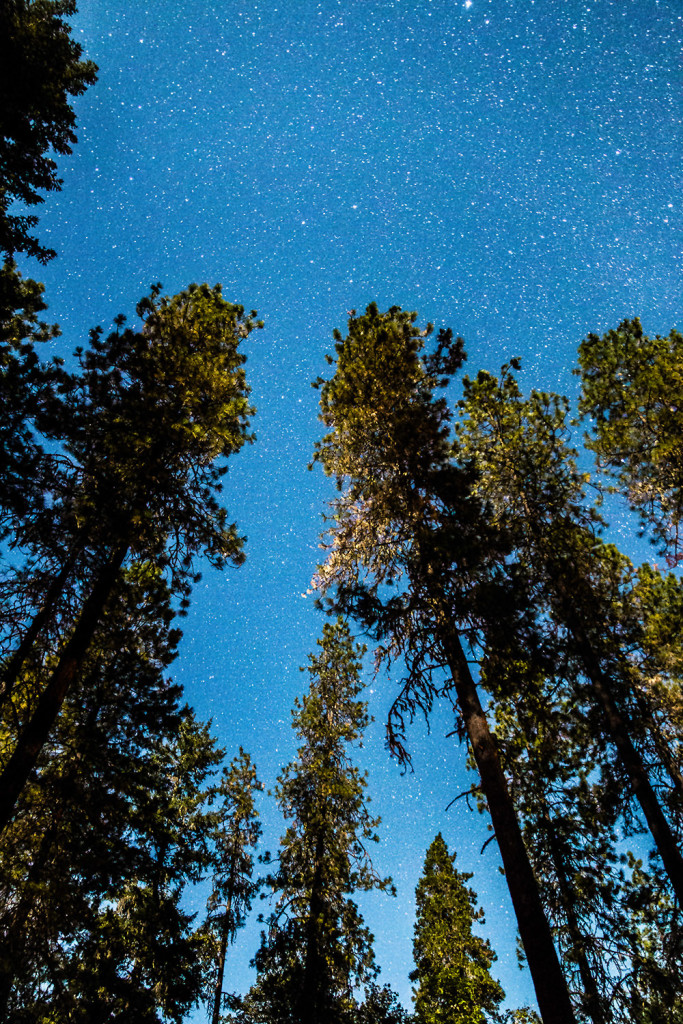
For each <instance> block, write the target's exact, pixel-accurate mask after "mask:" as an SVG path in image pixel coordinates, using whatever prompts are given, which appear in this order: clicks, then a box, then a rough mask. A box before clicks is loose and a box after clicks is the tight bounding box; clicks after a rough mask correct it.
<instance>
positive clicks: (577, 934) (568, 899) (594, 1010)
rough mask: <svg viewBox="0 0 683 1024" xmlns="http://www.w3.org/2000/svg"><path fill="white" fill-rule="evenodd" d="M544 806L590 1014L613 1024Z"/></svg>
mask: <svg viewBox="0 0 683 1024" xmlns="http://www.w3.org/2000/svg"><path fill="white" fill-rule="evenodd" d="M541 805H542V808H543V811H542V818H543V825H544V828H545V831H546V835H547V836H548V843H549V846H550V857H551V860H552V862H553V868H554V870H555V877H556V879H557V884H558V888H559V890H560V898H561V900H562V907H563V909H564V914H565V918H566V920H567V930H568V932H569V936H570V938H571V942H572V955H573V959H574V960H575V962H576V965H577V966H578V968H579V975H580V977H581V984H582V985H583V991H584V994H585V997H586V999H585V1008H586V1013H587V1014H588V1016H589V1017H590V1019H591V1020H592V1021H593V1024H609V1021H611V1019H612V1015H611V1014H609V1013H608V1012H606V1010H605V1006H604V1002H603V999H602V997H601V995H600V992H599V990H598V986H597V982H596V980H595V978H594V977H593V972H592V971H591V969H590V964H589V963H588V958H587V957H586V953H585V949H584V941H585V940H584V935H583V933H582V931H581V927H580V925H579V921H578V918H577V915H576V911H575V909H574V893H573V892H572V887H571V884H570V882H569V879H568V878H567V869H566V863H565V858H564V851H563V850H562V845H561V843H560V840H559V839H558V836H557V832H556V830H555V826H554V823H553V821H552V819H551V817H550V811H549V809H548V805H547V803H546V801H545V797H542V798H541Z"/></svg>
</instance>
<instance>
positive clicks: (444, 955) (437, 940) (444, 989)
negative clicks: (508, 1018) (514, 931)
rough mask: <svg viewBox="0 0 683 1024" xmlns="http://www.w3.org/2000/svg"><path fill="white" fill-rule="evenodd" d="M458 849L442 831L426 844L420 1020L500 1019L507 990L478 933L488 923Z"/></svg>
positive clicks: (479, 1022)
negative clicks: (458, 858) (497, 978)
mask: <svg viewBox="0 0 683 1024" xmlns="http://www.w3.org/2000/svg"><path fill="white" fill-rule="evenodd" d="M455 858H456V855H455V854H454V853H453V854H450V853H449V852H448V847H447V846H446V843H445V842H444V840H443V836H442V835H441V833H440V832H439V833H438V835H437V836H436V838H435V839H434V841H433V842H432V844H431V846H430V847H429V849H428V850H427V856H426V858H425V864H424V870H423V872H422V876H421V878H420V881H419V882H418V885H417V889H416V890H415V896H416V900H417V918H416V922H415V937H414V939H413V956H414V959H415V970H414V971H413V972H412V973H411V975H410V980H411V981H414V982H417V988H416V989H415V995H414V996H413V999H414V1002H415V1021H416V1024H484V1022H485V1021H493V1020H496V1016H497V1011H498V1007H499V1005H500V1003H501V1002H502V1000H503V999H504V998H505V993H504V992H503V990H502V988H501V987H500V985H499V984H498V982H497V981H495V980H494V978H493V977H492V976H491V973H490V972H491V966H492V964H493V962H494V960H495V959H496V955H495V953H494V952H493V950H492V949H491V946H490V944H489V942H488V941H487V940H486V939H482V938H480V937H479V936H478V935H475V934H473V931H472V927H473V925H474V924H475V923H483V921H484V913H483V911H482V910H481V909H478V908H477V895H476V893H475V892H473V891H472V889H469V888H468V887H467V882H468V881H469V880H470V878H471V877H472V875H471V874H468V873H466V872H462V871H457V870H456V868H455Z"/></svg>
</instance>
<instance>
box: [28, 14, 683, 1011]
mask: <svg viewBox="0 0 683 1024" xmlns="http://www.w3.org/2000/svg"><path fill="white" fill-rule="evenodd" d="M80 6H81V10H80V12H79V14H78V16H77V17H76V18H75V19H74V23H73V24H74V34H75V36H76V38H77V39H79V40H80V41H82V43H83V45H84V48H85V52H86V54H87V56H89V57H91V58H92V59H94V60H95V61H96V62H97V63H98V64H99V66H100V73H99V81H98V83H97V84H96V85H95V86H94V87H93V88H91V89H90V90H89V92H88V93H87V94H86V95H85V96H84V97H82V98H80V99H79V100H78V101H77V102H76V109H77V112H78V119H79V129H78V135H79V143H78V146H77V147H76V149H75V150H74V154H73V156H71V157H70V158H63V159H61V160H60V170H61V172H62V174H63V177H64V188H63V191H62V193H61V194H59V195H53V196H50V197H49V198H48V201H47V202H46V204H45V206H44V207H43V208H42V209H41V210H40V211H38V212H40V214H41V225H40V229H39V235H40V238H41V241H42V242H43V244H45V245H48V246H53V247H54V248H56V249H57V250H58V252H59V257H58V259H57V260H55V261H54V262H53V263H51V264H49V265H48V266H47V267H46V268H39V267H36V266H35V265H30V264H25V265H24V266H23V267H22V269H24V270H25V271H26V272H28V273H31V274H32V275H33V276H36V277H39V278H40V279H41V280H44V281H45V283H46V287H47V299H48V301H49V304H50V316H51V319H53V320H57V321H58V322H59V323H60V324H61V325H62V328H63V332H64V334H63V337H62V338H61V339H60V342H59V346H60V350H61V351H63V352H67V351H71V350H72V349H73V348H74V347H75V346H76V345H77V344H80V343H81V342H83V341H84V339H85V338H86V335H87V330H88V329H89V328H90V327H91V326H93V325H95V324H102V325H103V326H104V327H105V329H106V328H108V327H109V326H110V324H111V321H112V318H113V317H114V316H115V314H117V313H119V312H125V313H127V314H129V315H130V316H131V317H133V316H134V312H133V311H134V306H135V303H136V301H137V300H138V299H139V298H140V297H141V296H142V295H143V294H145V292H146V291H147V290H148V288H149V285H150V284H151V283H152V282H154V281H157V280H160V281H162V282H163V284H164V288H165V291H167V292H168V293H169V294H172V293H173V292H176V291H179V290H180V289H182V288H183V287H185V286H186V285H187V284H188V283H189V282H191V281H197V282H202V281H207V282H208V283H209V284H214V283H215V282H217V281H220V282H221V283H222V285H223V291H224V295H225V297H226V298H227V299H229V300H231V301H236V302H240V303H242V304H243V305H245V306H246V308H247V309H251V308H257V309H258V312H259V315H260V316H261V317H262V318H263V319H264V320H265V322H266V329H265V330H263V331H260V332H255V333H254V334H252V336H251V337H250V338H249V340H248V342H247V344H246V346H245V350H246V351H247V353H248V363H247V373H248V378H249V380H250V383H251V386H252V388H253V399H254V402H255V404H256V406H257V408H258V414H257V417H256V418H255V421H254V428H255V430H256V433H257V436H258V440H257V442H256V443H255V444H254V445H253V446H252V447H250V448H249V449H248V450H245V451H243V452H242V453H241V454H239V455H238V456H237V457H236V458H235V459H234V460H233V462H232V465H231V467H230V472H229V474H228V477H227V478H226V479H227V483H226V502H227V504H228V506H229V509H230V514H231V516H232V517H234V518H235V519H237V521H238V523H239V525H240V527H241V529H242V531H243V532H244V533H245V534H246V536H247V537H248V543H247V548H246V551H247V563H246V565H244V566H243V567H241V568H239V569H231V570H228V571H227V572H226V573H224V574H223V575H218V574H216V573H212V572H207V573H206V575H205V577H204V579H203V581H202V582H201V583H200V584H199V586H198V588H197V590H196V592H195V595H194V600H193V605H192V609H191V612H190V615H189V617H188V618H187V620H186V621H185V638H184V641H183V644H182V646H181V656H180V658H179V659H178V661H177V662H176V664H175V665H174V667H173V674H174V677H175V678H176V679H178V680H180V681H182V682H183V683H184V685H185V687H186V693H187V698H188V700H189V701H190V702H191V703H192V704H193V705H194V706H195V707H196V709H197V713H198V714H199V716H200V717H205V718H207V717H212V718H213V722H214V729H215V731H216V733H217V735H218V736H219V739H220V742H221V744H222V745H223V746H225V748H226V750H227V753H228V756H229V757H232V756H233V754H234V753H236V750H237V747H238V745H239V744H242V745H243V746H244V747H245V748H246V749H247V750H248V751H249V752H250V753H251V755H252V757H253V758H254V760H255V761H256V764H257V766H258V769H259V774H260V776H261V778H262V779H263V780H264V782H265V783H266V786H272V785H273V784H274V781H275V777H276V775H277V773H278V771H279V770H280V768H281V767H282V766H283V765H284V764H285V763H286V761H287V760H289V759H290V758H291V756H292V754H293V751H294V737H293V732H292V729H291V726H290V709H291V706H292V702H293V699H294V696H295V695H296V694H298V693H300V692H301V689H302V687H303V686H304V685H305V677H303V676H302V675H300V673H299V671H298V668H299V666H300V665H302V664H304V663H305V661H306V655H307V653H308V652H309V651H310V650H311V649H312V648H313V647H314V646H315V640H316V638H317V637H318V635H319V634H320V631H321V629H322V619H321V615H320V613H318V612H316V610H315V608H314V607H313V604H312V601H311V599H310V598H306V597H305V592H306V590H307V587H308V583H309V580H310V577H311V575H312V573H313V571H314V568H315V565H316V562H317V560H318V559H319V558H320V550H319V548H318V535H319V533H320V530H321V528H322V520H321V513H322V512H323V511H324V508H325V503H326V501H328V500H329V498H330V497H331V495H332V485H331V484H330V482H329V481H326V480H325V479H324V478H323V477H322V473H321V472H320V471H319V470H318V471H317V472H316V471H314V472H312V473H311V472H308V470H307V468H306V466H307V463H308V462H309V460H310V457H311V451H312V446H313V442H314V440H315V439H316V438H318V437H319V436H320V434H321V426H320V424H319V423H318V422H317V419H316V414H317V393H316V392H315V391H313V390H312V389H311V387H310V382H311V380H313V379H314V378H316V377H317V376H318V375H319V374H321V373H323V374H324V373H325V372H326V369H327V367H326V365H325V362H324V354H325V352H326V351H329V350H330V349H331V332H332V329H333V328H334V327H340V328H342V329H344V327H345V325H346V317H347V311H348V310H351V309H352V308H353V309H357V310H363V309H364V307H365V306H366V304H367V303H368V302H370V301H373V300H375V301H377V303H378V304H379V306H380V308H381V309H382V308H386V307H388V306H390V305H394V304H396V305H400V306H402V307H403V308H405V309H415V310H417V311H418V312H419V314H420V323H426V322H427V321H428V320H431V321H433V322H434V323H435V324H436V326H437V328H438V327H441V326H446V327H447V326H450V327H452V328H453V330H454V331H455V333H457V334H461V335H462V336H463V337H464V338H465V341H466V344H467V350H468V353H469V363H468V368H469V372H470V373H472V372H476V370H477V369H478V368H479V367H480V366H484V367H486V368H488V369H491V370H496V369H498V367H499V366H500V364H501V363H503V362H505V361H506V360H507V359H509V358H510V357H511V356H514V355H517V356H520V357H521V359H522V365H523V371H524V372H523V375H522V382H523V385H524V386H525V387H530V386H543V387H546V388H551V389H558V390H563V391H568V392H570V393H573V392H574V391H575V388H576V384H575V381H574V379H573V378H572V375H571V369H572V366H573V365H574V362H575V353H576V348H577V345H578V343H579V341H580V340H581V339H582V338H583V337H584V336H585V335H586V333H587V332H588V331H594V332H597V333H601V332H603V331H605V330H608V329H610V328H612V327H616V326H617V325H618V324H619V322H620V321H621V320H623V319H624V318H625V317H632V316H640V318H641V320H642V322H643V326H644V328H645V331H646V332H647V333H649V334H654V333H668V331H669V330H670V329H671V328H672V327H674V326H678V327H679V328H680V327H681V326H682V325H681V323H680V295H681V261H680V241H681V237H682V235H681V201H680V168H681V132H680V125H681V105H680V89H681V74H680V69H679V68H680V65H679V61H680V43H681V38H682V36H683V32H682V31H681V29H682V27H683V14H682V11H681V5H680V0H618V2H611V0H596V2H593V3H586V2H579V0H535V2H534V0H466V2H464V3H463V2H454V0H381V2H380V0H324V2H315V0H280V3H278V2H277V0H256V2H254V0H251V2H246V0H244V2H242V0H222V2H218V0H175V2H171V0H156V2H144V0H143V2H140V3H136V4H131V3H128V2H124V0H107V2H106V3H105V2H104V0H80ZM391 694H392V682H391V680H387V679H386V678H379V679H376V680H373V679H372V673H371V671H370V666H369V668H368V690H367V696H368V699H369V701H370V710H371V712H372V714H373V715H374V716H375V719H376V721H375V723H374V725H373V726H372V727H371V729H370V730H369V733H368V736H367V742H366V744H365V747H364V749H363V751H361V752H360V756H361V759H362V763H363V764H364V765H366V766H367V768H368V770H369V792H370V793H371V794H372V797H373V809H374V810H375V811H376V812H377V813H379V814H381V815H382V818H383V824H382V826H381V827H380V836H381V839H382V841H381V843H380V844H379V845H378V847H377V849H376V856H375V862H376V865H377V867H378V869H379V871H380V873H381V874H386V873H391V874H392V875H393V877H394V880H395V883H396V886H397V889H398V897H397V898H396V899H395V900H392V899H391V898H390V897H387V896H383V895H381V894H373V895H371V896H370V897H368V898H367V899H363V900H362V901H361V905H362V907H363V910H364V913H365V916H366V920H367V923H368V924H369V926H370V927H371V929H372V930H373V931H374V932H375V935H376V953H377V958H378V961H379V963H380V964H381V966H382V968H383V970H382V976H381V977H382V980H384V981H389V982H390V983H391V984H392V985H393V986H394V987H395V988H396V989H397V990H398V991H399V993H400V994H401V996H402V998H403V1000H404V1002H405V1004H406V1006H410V983H409V982H408V980H407V975H408V972H409V970H410V969H411V968H412V958H411V940H412V921H413V910H414V902H413V894H414V887H415V883H416V880H417V877H418V875H419V873H420V870H421V867H422V862H423V859H424V853H425V850H426V848H427V846H428V845H429V843H430V842H431V840H432V838H433V837H434V835H435V833H436V831H437V830H439V829H440V830H441V831H442V832H443V834H444V837H445V839H446V841H447V842H448V844H449V846H450V847H451V848H455V849H457V851H458V866H459V867H460V868H461V869H462V870H468V871H473V872H474V879H473V880H472V883H471V884H472V885H473V886H474V888H475V889H476V890H477V892H478V893H479V897H480V900H481V902H482V904H483V906H484V908H485V910H486V913H487V927H486V929H485V931H486V934H488V935H489V937H490V938H491V941H492V943H493V945H494V948H495V949H496V950H497V952H498V956H499V961H498V963H497V964H496V965H495V967H496V970H497V974H498V977H499V978H500V980H501V982H502V984H503V986H504V988H505V989H506V991H507V993H508V997H509V1005H520V1003H523V1002H532V1001H533V996H532V993H531V986H530V982H529V980H528V977H527V975H526V974H520V972H519V970H518V968H517V963H516V956H515V937H514V936H515V929H514V922H513V918H512V911H511V907H510V905H509V902H508V898H507V894H506V891H505V888H504V883H503V880H502V879H501V877H500V874H499V872H498V863H499V861H498V853H497V850H496V848H495V844H490V845H489V846H488V847H487V848H486V851H485V852H484V854H483V855H480V849H481V846H482V844H483V843H484V842H485V840H486V839H487V837H488V833H487V830H486V820H485V819H484V818H482V817H481V816H479V815H478V814H477V812H476V811H475V810H473V811H471V812H470V811H468V809H467V806H466V804H465V801H464V800H460V801H458V802H457V803H456V804H455V805H454V806H453V807H452V808H451V809H450V810H448V811H447V810H446V807H447V804H448V803H449V801H451V800H452V799H453V798H454V797H456V796H457V795H458V794H459V793H460V792H461V791H462V790H463V789H464V788H466V787H467V786H468V785H469V779H467V778H466V775H465V769H464V761H465V750H464V748H462V747H459V746H458V743H457V740H456V739H454V738H451V739H445V734H446V733H448V732H449V731H450V730H451V729H452V727H453V722H452V718H451V717H450V716H449V715H448V714H447V712H446V710H445V709H444V710H443V711H442V712H440V713H439V714H437V715H436V716H435V718H434V720H433V723H432V732H431V735H430V736H427V734H426V730H425V728H424V725H423V724H421V723H417V724H416V725H415V726H414V728H413V730H412V733H411V734H410V735H411V742H412V750H413V754H414V769H415V771H414V774H412V775H411V774H408V775H401V773H400V771H399V769H398V768H397V766H396V765H394V764H392V763H391V762H390V761H389V760H388V755H387V754H386V752H385V751H384V749H383V728H384V724H383V723H384V719H385V716H386V712H387V709H388V705H389V703H390V699H391ZM263 815H264V822H265V833H266V835H265V839H266V842H265V845H267V846H269V847H270V849H271V850H275V849H276V847H277V840H278V837H279V835H280V831H281V824H282V823H281V819H279V818H278V814H277V811H276V810H275V808H274V802H273V801H272V800H267V799H266V798H264V801H263ZM197 906H198V907H199V901H198V902H197ZM261 909H265V908H261ZM257 934H258V926H257V925H256V924H255V923H252V924H251V925H250V926H249V927H248V928H246V929H244V931H243V932H242V933H240V936H239V938H238V941H237V943H236V945H235V946H234V948H233V950H232V951H231V953H230V954H229V962H228V977H227V980H226V987H228V988H233V989H235V990H242V991H244V989H245V988H246V986H247V985H248V983H249V979H250V977H251V972H250V970H249V968H248V961H249V959H250V957H251V956H252V955H253V953H254V951H255V947H256V942H257ZM197 1019H199V1016H198V1017H197Z"/></svg>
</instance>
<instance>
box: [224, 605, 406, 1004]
mask: <svg viewBox="0 0 683 1024" xmlns="http://www.w3.org/2000/svg"><path fill="white" fill-rule="evenodd" d="M318 645H319V647H320V651H319V653H318V654H312V655H311V656H310V664H309V666H308V672H309V675H310V680H311V682H310V688H309V690H308V693H307V694H306V695H305V696H304V697H303V698H302V699H301V700H298V699H297V701H296V702H295V711H294V714H293V726H294V729H295V730H296V733H297V736H298V737H299V739H300V741H301V746H300V747H299V750H298V752H297V756H296V759H295V760H294V761H292V762H291V763H290V764H289V765H287V767H286V768H285V769H284V770H283V771H282V773H281V774H280V776H279V779H278V785H277V788H276V790H275V793H276V796H277V799H278V803H279V804H280V807H281V809H282V811H283V813H284V815H285V817H286V818H287V819H288V820H289V821H290V825H289V827H288V829H287V831H286V833H285V835H284V836H283V838H282V840H281V846H280V853H279V856H278V859H277V869H276V871H275V872H274V873H273V874H272V875H271V876H270V878H269V879H268V880H267V883H268V884H269V885H270V887H271V888H272V890H273V893H274V894H275V895H276V896H277V903H276V906H275V909H274V910H273V912H272V914H271V915H270V918H269V920H268V931H267V933H264V935H263V937H262V942H261V947H260V949H259V951H258V953H257V955H256V958H255V965H256V967H257V969H258V977H257V980H256V984H255V985H254V987H253V988H252V989H251V991H250V992H249V994H248V995H247V997H246V1000H245V1003H244V1010H243V1017H242V1019H245V1020H249V1021H255V1022H256V1021H258V1022H259V1024H260V1022H264V1024H345V1022H349V1021H350V1020H352V1019H353V1018H352V1015H353V1013H354V1012H355V1011H356V1009H357V1006H356V1001H355V996H354V990H355V989H356V987H357V986H359V985H361V986H362V985H366V984H367V983H369V982H371V981H372V979H373V978H374V977H375V975H376V974H377V968H376V966H375V962H374V954H373V949H372V936H371V934H370V932H369V931H368V929H367V928H366V927H365V925H364V924H363V919H362V917H361V915H360V913H359V911H358V908H357V906H356V904H355V903H354V901H353V895H354V893H356V892H369V891H371V890H373V889H379V890H381V891H388V890H390V888H391V883H390V880H389V879H387V878H381V877H380V876H379V875H378V874H377V872H376V871H375V869H374V868H373V866H372V863H371V861H370V858H369V855H368V852H367V844H368V843H370V842H376V841H377V834H376V828H377V825H378V823H379V821H378V819H377V818H373V817H372V815H371V814H370V812H369V810H368V806H367V803H368V798H366V796H365V793H364V791H365V788H366V784H367V783H366V778H365V776H364V775H363V774H362V773H361V772H360V771H359V769H358V768H357V767H356V766H355V765H354V763H353V760H352V751H353V748H354V747H355V746H356V745H357V744H358V743H359V741H360V739H361V736H362V734H363V730H364V729H365V727H366V726H367V724H368V714H367V708H366V704H365V702H364V701H362V700H360V699H359V695H360V692H361V690H362V683H361V680H360V658H361V656H362V654H363V648H361V647H358V646H357V645H355V644H354V643H353V640H352V638H351V636H350V634H349V630H348V627H347V626H346V625H345V624H344V622H343V621H342V620H341V619H339V620H337V622H336V623H334V624H326V625H325V626H324V627H323V635H322V639H321V640H319V641H318Z"/></svg>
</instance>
